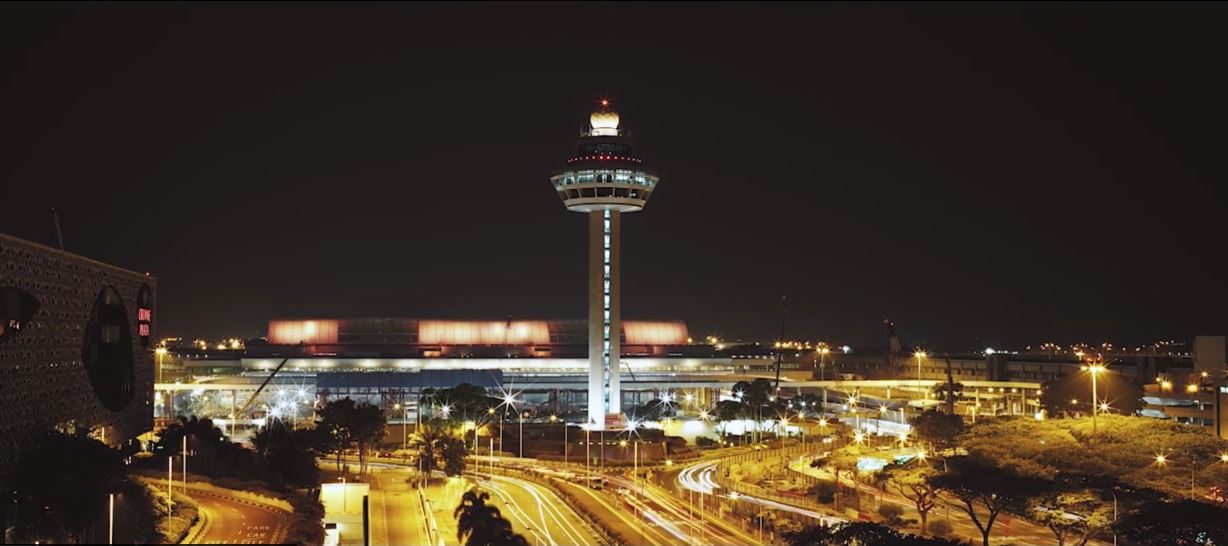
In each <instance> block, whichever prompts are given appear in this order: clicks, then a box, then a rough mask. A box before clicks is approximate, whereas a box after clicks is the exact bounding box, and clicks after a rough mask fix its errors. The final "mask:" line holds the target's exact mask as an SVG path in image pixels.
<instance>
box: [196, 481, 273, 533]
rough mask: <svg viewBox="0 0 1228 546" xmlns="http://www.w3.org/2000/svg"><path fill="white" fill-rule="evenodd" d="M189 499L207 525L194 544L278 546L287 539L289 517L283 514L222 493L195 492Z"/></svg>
mask: <svg viewBox="0 0 1228 546" xmlns="http://www.w3.org/2000/svg"><path fill="white" fill-rule="evenodd" d="M189 495H190V496H191V497H192V498H193V499H195V500H196V503H197V505H198V506H199V507H200V510H201V511H202V512H204V517H205V518H207V522H208V523H207V524H206V525H207V527H206V528H205V529H204V533H202V534H201V536H199V537H197V539H196V541H195V542H194V544H278V543H280V542H282V541H283V540H284V539H285V535H286V523H287V521H288V519H289V514H288V513H286V512H284V511H282V510H278V509H276V508H271V507H267V506H264V505H260V504H256V503H252V502H248V501H245V500H241V499H237V498H234V497H230V496H227V495H226V494H224V493H220V492H213V491H205V490H199V489H192V490H190V491H189Z"/></svg>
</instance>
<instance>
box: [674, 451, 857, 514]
mask: <svg viewBox="0 0 1228 546" xmlns="http://www.w3.org/2000/svg"><path fill="white" fill-rule="evenodd" d="M715 473H716V463H715V462H708V463H699V464H696V465H691V466H688V467H686V468H684V469H682V471H681V472H679V473H678V483H679V484H681V485H682V486H683V487H685V488H687V489H690V490H691V491H695V492H697V493H702V494H704V495H718V496H721V497H725V498H730V497H729V495H720V494H719V493H716V490H717V489H719V488H720V485H717V483H716V481H715V479H714V478H713V476H714V475H715ZM737 500H738V501H741V502H749V503H751V504H758V505H760V506H766V507H768V508H772V509H774V510H781V511H785V512H792V513H794V514H799V515H803V516H807V517H810V518H814V519H817V520H819V521H821V522H823V523H824V524H825V525H831V524H833V523H840V522H843V521H845V520H843V519H840V518H834V517H832V516H827V515H823V514H820V513H818V512H815V511H814V510H807V509H805V508H799V507H797V506H792V505H789V504H784V503H782V502H777V501H774V500H771V499H764V498H759V497H755V496H752V495H746V494H742V493H739V494H738V497H737Z"/></svg>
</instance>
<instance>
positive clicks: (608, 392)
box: [588, 210, 622, 427]
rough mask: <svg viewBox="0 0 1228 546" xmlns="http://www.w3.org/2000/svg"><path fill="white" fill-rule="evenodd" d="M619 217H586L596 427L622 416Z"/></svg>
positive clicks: (591, 399) (591, 405)
mask: <svg viewBox="0 0 1228 546" xmlns="http://www.w3.org/2000/svg"><path fill="white" fill-rule="evenodd" d="M619 227H620V226H619V213H618V211H611V210H595V211H592V212H590V213H589V217H588V234H589V241H588V242H589V254H588V257H589V259H588V264H589V274H588V357H589V362H588V372H589V373H588V415H589V419H591V420H592V421H593V422H595V423H597V425H598V426H599V427H604V426H605V416H606V414H607V413H622V393H621V390H620V388H619V381H618V379H619V357H620V356H621V354H622V347H621V345H622V344H621V332H622V322H621V320H620V316H619V297H618V296H619V256H618V254H619V250H620V248H619V246H620V245H619Z"/></svg>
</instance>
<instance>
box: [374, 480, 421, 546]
mask: <svg viewBox="0 0 1228 546" xmlns="http://www.w3.org/2000/svg"><path fill="white" fill-rule="evenodd" d="M407 477H409V471H408V470H406V469H404V468H396V467H391V466H390V465H389V466H385V465H380V466H378V467H377V466H374V465H372V468H371V470H370V472H369V474H368V480H369V481H368V483H369V484H370V486H371V491H370V503H369V506H368V508H369V509H370V512H371V543H372V544H375V545H376V546H385V545H388V546H395V545H399V544H431V540H430V539H429V538H428V537H429V535H428V531H427V530H426V525H425V523H424V521H425V520H424V519H423V513H422V503H421V502H419V500H418V491H417V489H415V488H413V487H411V486H410V485H409V484H408V483H406V481H405V479H406V478H407Z"/></svg>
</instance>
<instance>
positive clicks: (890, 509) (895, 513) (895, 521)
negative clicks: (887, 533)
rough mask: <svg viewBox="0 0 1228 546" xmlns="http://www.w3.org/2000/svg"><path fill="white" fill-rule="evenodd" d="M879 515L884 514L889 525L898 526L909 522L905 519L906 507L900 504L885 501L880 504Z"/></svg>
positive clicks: (885, 521)
mask: <svg viewBox="0 0 1228 546" xmlns="http://www.w3.org/2000/svg"><path fill="white" fill-rule="evenodd" d="M878 515H879V516H882V518H883V522H884V523H886V524H887V525H894V526H896V527H898V526H900V525H904V524H906V523H908V522H907V521H905V520H904V518H903V516H904V508H902V507H901V506H900V505H898V504H890V503H883V504H880V505H879V506H878Z"/></svg>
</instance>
